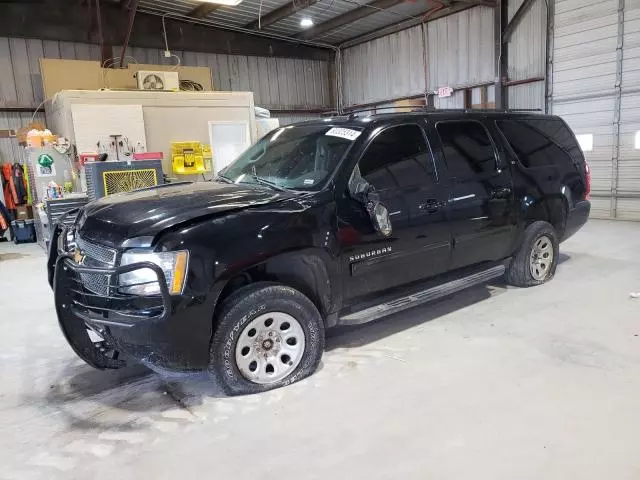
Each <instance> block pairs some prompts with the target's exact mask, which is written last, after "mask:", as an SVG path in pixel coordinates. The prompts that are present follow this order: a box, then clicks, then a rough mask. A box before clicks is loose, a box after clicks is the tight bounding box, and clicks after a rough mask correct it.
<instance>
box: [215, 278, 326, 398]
mask: <svg viewBox="0 0 640 480" xmlns="http://www.w3.org/2000/svg"><path fill="white" fill-rule="evenodd" d="M217 320H218V322H217V326H216V328H215V332H214V334H213V339H212V341H211V349H210V352H209V371H210V372H211V373H212V374H213V375H214V376H215V377H216V379H218V380H219V381H220V383H221V384H222V388H223V389H224V390H225V392H226V393H227V394H229V395H242V394H251V393H259V392H264V391H267V390H272V389H275V388H279V387H283V386H285V385H290V384H292V383H294V382H297V381H299V380H302V379H303V378H306V377H308V376H309V375H311V374H312V373H313V372H315V371H316V369H317V368H318V365H319V364H320V359H321V358H322V354H323V351H324V339H325V337H324V322H323V320H322V317H321V315H320V312H318V309H317V308H316V306H315V305H314V304H313V302H311V300H309V299H308V298H307V297H306V296H305V295H303V294H302V293H300V292H299V291H298V290H295V289H294V288H291V287H287V286H285V285H281V284H277V283H266V282H259V283H255V284H251V285H247V286H246V287H242V288H241V289H239V290H237V291H236V292H234V293H232V294H231V295H230V296H229V297H228V298H227V299H226V300H225V301H224V304H223V305H222V308H221V311H220V315H219V316H218V319H217ZM270 321H271V322H270ZM267 325H268V326H267ZM251 333H253V335H251ZM271 334H273V336H271ZM245 352H246V354H245ZM269 366H271V367H269ZM252 367H255V368H254V370H251V368H252ZM269 368H270V369H271V370H269Z"/></svg>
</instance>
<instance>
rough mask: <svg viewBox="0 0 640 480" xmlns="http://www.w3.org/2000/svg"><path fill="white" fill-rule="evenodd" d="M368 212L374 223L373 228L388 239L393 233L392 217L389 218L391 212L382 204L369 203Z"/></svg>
mask: <svg viewBox="0 0 640 480" xmlns="http://www.w3.org/2000/svg"><path fill="white" fill-rule="evenodd" d="M367 212H369V217H370V218H371V222H372V223H373V227H374V228H375V229H376V232H378V233H379V234H380V235H383V236H385V237H388V236H390V235H391V233H392V232H393V229H392V227H391V217H389V211H388V210H387V207H385V206H384V205H383V204H382V203H380V202H378V201H376V202H369V203H367Z"/></svg>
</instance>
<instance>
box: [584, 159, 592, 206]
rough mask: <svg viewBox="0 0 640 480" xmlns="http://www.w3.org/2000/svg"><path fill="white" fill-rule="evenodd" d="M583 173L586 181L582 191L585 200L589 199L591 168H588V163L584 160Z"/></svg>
mask: <svg viewBox="0 0 640 480" xmlns="http://www.w3.org/2000/svg"><path fill="white" fill-rule="evenodd" d="M584 173H585V180H586V182H587V186H586V187H587V188H586V190H585V192H584V199H585V200H590V199H591V169H590V168H589V164H588V163H587V162H584Z"/></svg>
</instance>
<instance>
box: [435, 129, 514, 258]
mask: <svg viewBox="0 0 640 480" xmlns="http://www.w3.org/2000/svg"><path fill="white" fill-rule="evenodd" d="M435 133H436V135H435V136H436V137H437V138H438V139H439V150H440V155H441V156H442V158H443V160H444V163H445V164H446V166H447V172H448V174H449V177H450V188H449V198H448V216H449V222H450V227H451V233H452V235H453V248H452V252H451V263H450V267H449V268H450V269H455V268H459V267H465V266H468V265H473V264H476V263H479V262H483V261H489V260H499V259H502V258H505V257H507V256H508V255H509V254H510V250H511V246H512V242H513V238H514V236H515V233H516V230H515V227H516V217H515V215H514V212H515V209H514V193H513V185H512V179H511V175H510V172H509V169H508V168H506V167H503V166H502V165H501V161H500V159H499V156H498V154H497V150H496V147H495V144H494V142H493V140H492V138H491V136H490V134H489V131H488V130H487V128H486V127H485V126H484V124H483V123H482V122H480V121H477V120H461V121H459V120H455V121H441V122H437V123H436V125H435Z"/></svg>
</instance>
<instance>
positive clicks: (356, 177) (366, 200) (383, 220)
mask: <svg viewBox="0 0 640 480" xmlns="http://www.w3.org/2000/svg"><path fill="white" fill-rule="evenodd" d="M348 188H349V195H350V196H351V198H353V199H354V200H356V201H358V202H360V203H362V204H363V205H364V207H365V209H366V210H367V213H368V214H369V218H371V223H372V224H373V227H374V228H375V230H376V232H378V233H379V234H381V235H384V236H385V237H388V236H389V235H391V232H392V228H391V218H390V217H389V211H388V210H387V207H385V206H384V205H383V204H382V203H381V202H380V197H379V195H378V193H377V192H376V191H375V189H374V188H373V185H370V184H369V182H367V181H366V180H365V179H364V178H363V177H362V176H361V175H360V169H359V168H358V167H357V166H356V168H355V169H354V171H353V173H352V174H351V178H350V179H349V187H348Z"/></svg>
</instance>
